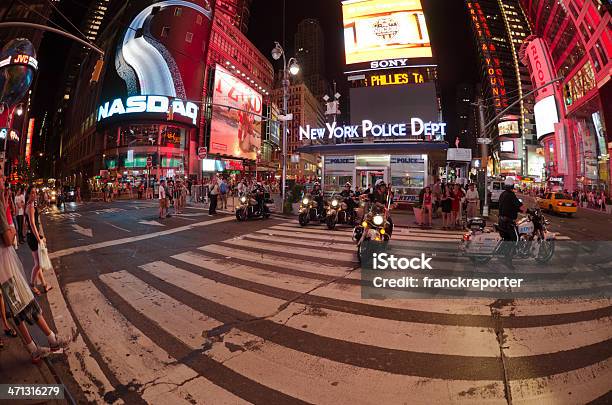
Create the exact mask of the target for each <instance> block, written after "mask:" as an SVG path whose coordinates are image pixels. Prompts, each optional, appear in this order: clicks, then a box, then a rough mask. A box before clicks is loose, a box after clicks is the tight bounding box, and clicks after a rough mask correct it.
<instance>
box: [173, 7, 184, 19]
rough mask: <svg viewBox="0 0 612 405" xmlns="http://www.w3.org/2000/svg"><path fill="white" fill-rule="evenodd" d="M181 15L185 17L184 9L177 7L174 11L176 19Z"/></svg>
mask: <svg viewBox="0 0 612 405" xmlns="http://www.w3.org/2000/svg"><path fill="white" fill-rule="evenodd" d="M181 15H183V9H182V8H180V7H177V8H175V9H174V16H175V17H180V16H181Z"/></svg>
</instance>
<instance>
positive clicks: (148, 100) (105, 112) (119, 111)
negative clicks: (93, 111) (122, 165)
mask: <svg viewBox="0 0 612 405" xmlns="http://www.w3.org/2000/svg"><path fill="white" fill-rule="evenodd" d="M137 113H158V114H160V113H161V114H170V116H173V115H174V114H176V115H181V116H183V117H186V118H191V121H192V122H193V125H196V123H197V119H198V106H197V104H195V103H192V102H190V101H183V100H179V99H172V98H171V97H167V96H132V97H128V98H127V99H126V100H125V103H124V101H123V100H122V99H120V98H117V99H115V100H113V101H107V102H106V103H104V104H103V105H101V106H100V107H99V108H98V121H102V120H104V119H106V118H110V117H112V116H113V115H124V114H137Z"/></svg>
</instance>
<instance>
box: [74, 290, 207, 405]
mask: <svg viewBox="0 0 612 405" xmlns="http://www.w3.org/2000/svg"><path fill="white" fill-rule="evenodd" d="M66 293H67V295H68V299H69V301H70V302H71V305H72V308H73V310H74V311H75V313H76V315H77V316H78V319H79V321H80V323H81V326H82V327H83V329H84V331H85V333H86V334H87V337H88V338H89V340H90V341H91V342H92V344H93V345H94V346H95V347H96V349H97V350H98V352H99V353H100V355H101V356H102V358H103V360H104V362H105V364H106V365H107V367H108V368H109V369H110V370H111V372H112V373H113V375H114V376H115V377H116V378H117V379H118V380H119V382H120V383H121V384H124V385H126V386H134V387H135V388H137V389H140V392H139V394H140V395H141V396H142V398H143V399H144V400H145V401H147V402H149V403H152V402H155V403H164V402H166V403H171V404H190V402H189V398H190V397H192V396H193V395H194V394H193V393H192V392H191V389H190V388H191V386H192V385H193V387H195V388H197V387H198V385H199V384H200V383H203V382H204V381H205V380H204V379H203V378H201V377H198V374H197V373H196V372H195V371H193V370H191V369H190V368H188V367H187V366H185V365H182V364H173V363H172V361H173V359H172V358H171V357H170V356H169V355H168V353H167V352H166V351H164V350H163V349H162V348H160V347H159V346H157V345H156V344H155V343H154V342H153V341H152V340H151V339H150V338H149V337H147V336H146V335H144V334H143V333H142V332H141V331H140V330H138V329H137V328H135V327H134V326H133V325H132V324H131V323H130V322H129V321H128V320H127V319H126V318H125V317H124V316H123V315H122V314H121V313H120V312H119V311H118V310H116V309H115V308H113V307H112V306H111V305H110V303H109V302H108V301H107V300H106V298H105V297H104V295H103V294H102V293H101V292H100V291H99V290H98V289H97V288H96V287H95V286H94V284H93V282H92V281H82V282H76V283H72V284H69V285H68V288H67V289H66ZM160 377H161V378H163V382H164V383H163V384H153V382H155V381H157V380H158V379H159V378H160ZM191 379H193V381H191V382H190V384H189V385H185V386H184V387H182V388H181V389H180V390H177V389H174V387H176V386H178V385H179V384H181V383H183V382H186V381H188V380H191ZM199 380H201V381H199ZM205 399H206V397H204V398H201V401H202V402H205Z"/></svg>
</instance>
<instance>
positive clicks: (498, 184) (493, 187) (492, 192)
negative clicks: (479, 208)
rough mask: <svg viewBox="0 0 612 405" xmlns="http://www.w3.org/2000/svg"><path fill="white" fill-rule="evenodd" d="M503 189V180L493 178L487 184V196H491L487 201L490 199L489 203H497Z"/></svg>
mask: <svg viewBox="0 0 612 405" xmlns="http://www.w3.org/2000/svg"><path fill="white" fill-rule="evenodd" d="M503 191H504V181H503V180H493V181H491V183H490V184H489V196H490V197H491V198H490V200H489V201H491V205H497V204H499V196H500V195H501V193H502V192H503Z"/></svg>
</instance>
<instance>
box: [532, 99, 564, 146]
mask: <svg viewBox="0 0 612 405" xmlns="http://www.w3.org/2000/svg"><path fill="white" fill-rule="evenodd" d="M533 112H534V115H535V121H536V132H537V135H538V139H540V138H541V137H543V136H544V135H547V134H552V133H553V132H555V124H556V123H558V122H559V115H558V114H557V103H556V102H555V96H548V97H546V98H544V99H542V100H540V101H538V102H537V103H535V105H534V106H533Z"/></svg>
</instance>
